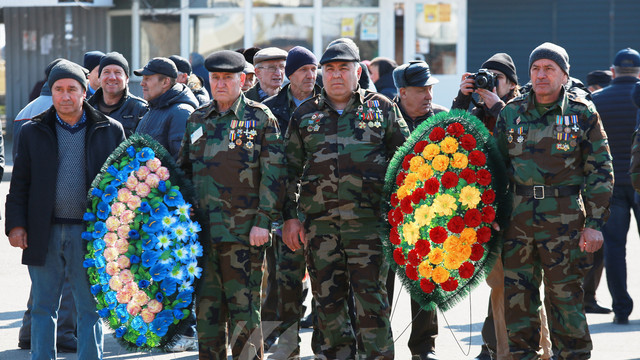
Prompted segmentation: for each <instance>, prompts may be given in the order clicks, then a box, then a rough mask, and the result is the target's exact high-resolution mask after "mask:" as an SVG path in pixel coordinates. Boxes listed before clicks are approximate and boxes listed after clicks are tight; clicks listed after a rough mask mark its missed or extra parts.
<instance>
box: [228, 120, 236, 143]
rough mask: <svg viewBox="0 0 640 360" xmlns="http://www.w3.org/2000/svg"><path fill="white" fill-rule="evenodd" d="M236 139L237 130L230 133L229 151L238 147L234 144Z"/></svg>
mask: <svg viewBox="0 0 640 360" xmlns="http://www.w3.org/2000/svg"><path fill="white" fill-rule="evenodd" d="M234 121H235V120H234ZM232 123H233V122H232ZM232 126H233V124H232ZM235 138H236V132H235V130H231V132H229V149H233V148H235V147H236V144H234V143H233V141H234V140H235Z"/></svg>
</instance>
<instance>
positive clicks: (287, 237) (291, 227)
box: [282, 219, 307, 251]
mask: <svg viewBox="0 0 640 360" xmlns="http://www.w3.org/2000/svg"><path fill="white" fill-rule="evenodd" d="M298 237H299V238H300V240H298ZM282 240H283V241H284V243H285V244H287V246H288V247H289V249H291V251H296V250H299V249H302V246H301V245H302V244H304V245H306V244H307V239H306V238H305V235H304V227H303V226H302V223H301V222H300V220H298V219H289V220H286V221H285V222H284V227H283V228H282ZM301 243H302V244H301Z"/></svg>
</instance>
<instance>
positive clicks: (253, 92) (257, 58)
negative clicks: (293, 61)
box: [244, 47, 287, 102]
mask: <svg viewBox="0 0 640 360" xmlns="http://www.w3.org/2000/svg"><path fill="white" fill-rule="evenodd" d="M286 59H287V52H286V51H284V50H282V49H280V48H277V47H268V48H264V49H261V50H260V51H258V52H257V53H256V54H255V55H254V56H253V66H254V67H255V72H256V77H257V78H258V83H257V84H255V85H254V86H253V87H252V88H251V89H249V90H247V92H246V93H245V94H244V95H245V96H246V97H247V98H248V99H251V100H254V101H259V102H262V101H264V100H265V99H266V98H268V97H269V96H273V95H275V94H277V93H278V92H279V91H280V88H281V87H282V83H283V82H284V65H285V60H286Z"/></svg>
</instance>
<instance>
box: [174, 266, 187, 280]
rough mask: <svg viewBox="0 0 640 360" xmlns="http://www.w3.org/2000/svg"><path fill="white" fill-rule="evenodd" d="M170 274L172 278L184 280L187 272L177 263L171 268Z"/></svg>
mask: <svg viewBox="0 0 640 360" xmlns="http://www.w3.org/2000/svg"><path fill="white" fill-rule="evenodd" d="M170 275H171V277H172V278H174V279H177V280H184V279H185V276H186V275H187V274H186V273H185V269H183V267H182V266H180V265H178V266H174V267H173V269H171V272H170Z"/></svg>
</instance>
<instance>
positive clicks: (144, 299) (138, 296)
mask: <svg viewBox="0 0 640 360" xmlns="http://www.w3.org/2000/svg"><path fill="white" fill-rule="evenodd" d="M131 301H132V302H133V303H134V304H136V305H138V306H144V305H146V304H147V303H148V302H149V295H147V293H145V292H144V291H142V290H138V291H137V292H136V293H135V294H133V297H132V298H131Z"/></svg>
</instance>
